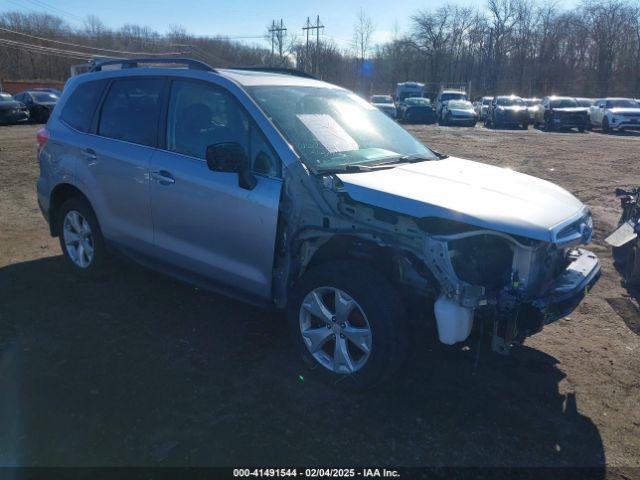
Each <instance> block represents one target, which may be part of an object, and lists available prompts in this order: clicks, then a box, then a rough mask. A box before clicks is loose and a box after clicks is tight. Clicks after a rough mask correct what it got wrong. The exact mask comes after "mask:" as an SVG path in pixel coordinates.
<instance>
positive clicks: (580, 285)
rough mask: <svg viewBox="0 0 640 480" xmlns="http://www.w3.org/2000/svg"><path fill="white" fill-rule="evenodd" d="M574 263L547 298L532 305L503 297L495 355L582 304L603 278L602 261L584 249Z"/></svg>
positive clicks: (496, 323) (496, 320)
mask: <svg viewBox="0 0 640 480" xmlns="http://www.w3.org/2000/svg"><path fill="white" fill-rule="evenodd" d="M570 259H571V262H570V263H569V265H568V266H567V267H566V268H565V269H564V271H563V272H562V274H561V275H560V276H558V278H557V280H556V281H555V283H554V284H553V285H552V286H551V288H550V289H549V293H547V294H546V295H544V296H542V297H540V298H537V299H534V300H528V301H521V300H518V299H517V298H516V297H515V296H513V295H510V294H505V295H503V296H502V298H501V299H500V302H499V308H498V312H497V313H496V316H495V318H494V325H493V337H492V340H491V345H492V349H493V350H494V351H497V352H498V353H508V352H509V349H510V347H511V346H512V345H514V344H517V343H522V341H523V340H524V339H525V338H526V337H529V336H531V335H534V334H536V333H538V332H539V331H541V330H542V328H543V327H544V325H548V324H549V323H552V322H555V321H556V320H559V319H561V318H563V317H565V316H567V315H569V314H570V313H571V312H572V311H573V310H575V308H576V307H577V306H578V305H579V304H580V302H581V301H582V299H583V298H584V297H585V296H586V295H587V294H588V293H589V291H590V290H591V289H592V288H593V286H594V285H595V284H596V282H597V281H598V279H599V278H600V261H599V260H598V257H596V255H594V254H593V253H591V252H589V251H587V250H584V249H577V250H574V251H573V252H571V254H570Z"/></svg>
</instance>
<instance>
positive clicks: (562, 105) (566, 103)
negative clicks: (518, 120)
mask: <svg viewBox="0 0 640 480" xmlns="http://www.w3.org/2000/svg"><path fill="white" fill-rule="evenodd" d="M535 118H536V119H535V122H534V125H535V126H539V125H542V126H543V127H544V129H545V130H547V131H553V130H562V129H571V128H577V129H578V130H579V131H580V132H584V130H585V128H587V124H588V122H589V109H588V108H586V107H581V106H579V105H578V102H577V100H576V99H575V98H573V97H558V96H555V95H554V96H550V97H544V98H543V99H542V101H541V102H540V109H539V110H538V111H537V112H536V117H535Z"/></svg>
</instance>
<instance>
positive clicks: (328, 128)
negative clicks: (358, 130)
mask: <svg viewBox="0 0 640 480" xmlns="http://www.w3.org/2000/svg"><path fill="white" fill-rule="evenodd" d="M298 118H299V119H300V121H301V122H302V123H303V124H304V126H305V127H307V129H308V130H309V131H310V132H311V133H313V136H314V137H316V138H317V139H318V141H319V142H320V143H321V144H322V146H323V147H324V148H326V149H327V151H328V152H329V153H338V152H348V151H349V150H358V148H359V147H358V142H356V141H355V140H354V139H353V138H352V137H351V135H349V134H348V133H347V131H346V130H345V129H344V128H342V127H341V126H340V124H338V122H336V121H335V120H334V119H333V117H332V116H331V115H327V114H326V113H321V114H306V113H305V114H299V115H298Z"/></svg>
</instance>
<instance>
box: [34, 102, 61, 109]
mask: <svg viewBox="0 0 640 480" xmlns="http://www.w3.org/2000/svg"><path fill="white" fill-rule="evenodd" d="M36 105H39V106H41V107H47V108H53V107H55V106H56V102H36Z"/></svg>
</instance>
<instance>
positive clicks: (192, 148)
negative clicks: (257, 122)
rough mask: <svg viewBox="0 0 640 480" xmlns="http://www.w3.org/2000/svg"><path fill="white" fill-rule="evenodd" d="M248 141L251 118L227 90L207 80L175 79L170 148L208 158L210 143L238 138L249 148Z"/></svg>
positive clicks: (171, 107)
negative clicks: (216, 86) (204, 81)
mask: <svg viewBox="0 0 640 480" xmlns="http://www.w3.org/2000/svg"><path fill="white" fill-rule="evenodd" d="M248 141H249V121H248V119H247V117H246V115H245V114H244V112H243V111H242V110H241V109H240V108H239V106H238V105H237V103H236V102H235V99H233V98H232V97H231V96H230V95H229V94H228V93H227V92H225V91H223V90H220V89H218V88H215V87H213V86H211V85H207V84H205V83H198V82H189V81H182V80H178V81H175V82H173V84H172V86H171V94H170V97H169V110H168V113H167V150H170V151H172V152H177V153H182V154H184V155H189V156H191V157H197V158H205V157H206V152H207V147H208V146H209V145H214V144H216V143H226V142H235V143H239V144H240V145H242V146H243V147H244V148H245V150H246V149H247V144H248Z"/></svg>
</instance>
